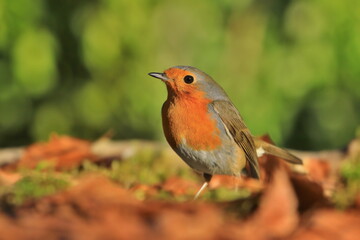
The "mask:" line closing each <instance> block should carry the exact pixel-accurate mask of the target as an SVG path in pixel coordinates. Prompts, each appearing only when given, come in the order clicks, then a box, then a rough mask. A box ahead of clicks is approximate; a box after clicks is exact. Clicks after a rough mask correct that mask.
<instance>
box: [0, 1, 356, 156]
mask: <svg viewBox="0 0 360 240" xmlns="http://www.w3.org/2000/svg"><path fill="white" fill-rule="evenodd" d="M359 12H360V2H359V1H356V0H344V1H328V0H327V1H326V0H289V1H282V0H270V1H253V0H241V1H208V0H199V1H190V0H184V1H166V0H138V1H125V0H120V1H119V0H97V1H95V0H91V1H85V0H77V1H71V0H63V1H50V0H39V1H26V0H0V146H12V145H20V144H28V143H30V142H32V141H36V140H44V139H47V138H48V136H49V134H50V133H51V132H58V133H61V134H70V135H73V136H78V137H82V138H88V139H95V138H97V137H99V136H100V135H102V134H103V133H105V132H106V131H107V130H109V129H113V130H114V132H115V134H116V135H115V137H116V138H146V139H162V138H163V137H162V130H161V119H160V108H161V105H162V103H163V101H164V100H165V97H166V90H165V87H164V86H163V85H162V83H161V82H160V81H156V80H155V79H152V78H150V77H148V76H147V73H148V72H150V71H162V70H164V69H166V68H168V67H170V66H173V65H192V66H195V67H198V68H200V69H202V70H204V71H205V72H207V73H208V74H210V75H211V76H213V77H214V78H215V79H216V80H217V81H218V82H219V83H220V84H221V85H222V86H223V87H224V89H225V90H226V91H227V92H228V93H229V95H230V97H231V98H232V100H233V102H234V103H235V105H236V106H237V107H238V109H239V110H240V112H241V113H242V115H243V117H244V118H245V120H246V123H247V125H248V126H249V128H250V129H251V130H252V132H253V133H254V134H264V133H269V134H270V136H271V137H272V138H273V139H274V140H275V142H276V143H278V144H280V145H285V146H288V147H293V148H303V149H322V148H335V147H343V146H345V145H346V143H347V142H348V141H349V140H350V139H351V138H353V137H354V135H355V132H356V128H357V127H359V125H360V124H359V123H360V111H359V108H360V80H359V76H360V67H359V62H360V31H359V29H360V14H359Z"/></svg>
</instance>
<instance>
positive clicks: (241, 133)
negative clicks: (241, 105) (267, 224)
mask: <svg viewBox="0 0 360 240" xmlns="http://www.w3.org/2000/svg"><path fill="white" fill-rule="evenodd" d="M149 75H150V76H152V77H154V78H157V79H160V80H161V81H163V82H164V83H165V85H166V88H167V99H166V101H165V102H164V104H163V106H162V109H161V115H162V127H163V131H164V135H165V138H166V140H167V142H168V143H169V145H170V146H171V148H172V149H173V150H174V151H175V152H176V153H177V155H178V156H179V157H180V158H181V159H182V160H183V161H184V162H185V163H186V164H187V165H189V166H190V167H191V168H192V169H193V170H195V171H196V172H199V173H200V174H202V175H203V177H204V179H205V182H204V184H203V185H202V186H201V188H200V189H199V191H198V192H197V193H196V195H195V197H194V199H197V198H198V197H199V195H200V194H201V192H202V191H203V190H204V189H205V188H206V187H207V186H208V184H209V182H210V181H211V178H212V176H213V175H230V176H235V177H240V176H241V175H247V176H248V177H251V178H255V179H260V171H259V163H258V157H260V156H261V155H262V154H269V155H273V156H277V157H279V158H281V159H284V160H286V161H287V162H290V163H292V164H302V160H301V159H299V158H298V157H296V156H294V155H293V154H291V153H290V152H288V151H287V150H285V149H282V148H280V147H277V146H275V145H272V144H270V143H267V142H265V141H263V140H261V139H260V138H257V137H255V136H253V135H252V134H251V132H250V130H249V129H248V128H247V127H246V125H245V123H244V120H243V118H242V117H241V115H240V113H239V111H238V110H237V108H236V107H235V106H234V104H233V103H232V102H231V100H230V98H229V97H228V95H227V94H226V92H225V91H224V90H223V88H222V87H221V86H220V85H219V84H218V83H217V82H216V81H215V80H214V79H213V78H212V77H211V76H209V75H208V74H206V73H205V72H203V71H201V70H199V69H197V68H195V67H191V66H174V67H170V68H168V69H167V70H165V71H164V72H150V73H149Z"/></svg>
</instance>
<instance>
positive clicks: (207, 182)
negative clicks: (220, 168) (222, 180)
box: [194, 173, 212, 200]
mask: <svg viewBox="0 0 360 240" xmlns="http://www.w3.org/2000/svg"><path fill="white" fill-rule="evenodd" d="M203 176H204V179H205V182H204V184H203V185H202V186H201V188H200V190H199V191H198V192H197V193H196V195H195V197H194V200H196V199H197V198H198V197H199V195H200V193H201V192H202V191H203V190H204V189H205V188H206V187H207V186H208V185H209V182H210V181H211V178H212V175H210V174H207V173H204V175H203Z"/></svg>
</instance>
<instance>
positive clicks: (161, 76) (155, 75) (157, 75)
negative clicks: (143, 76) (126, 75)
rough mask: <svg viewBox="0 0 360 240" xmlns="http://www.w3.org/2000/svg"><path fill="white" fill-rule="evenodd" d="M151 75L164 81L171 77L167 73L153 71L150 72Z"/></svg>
mask: <svg viewBox="0 0 360 240" xmlns="http://www.w3.org/2000/svg"><path fill="white" fill-rule="evenodd" d="M149 75H150V76H152V77H154V78H158V79H161V80H163V81H168V80H169V78H168V77H167V76H166V74H165V73H157V72H151V73H149Z"/></svg>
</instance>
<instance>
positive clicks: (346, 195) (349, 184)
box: [332, 157, 360, 209]
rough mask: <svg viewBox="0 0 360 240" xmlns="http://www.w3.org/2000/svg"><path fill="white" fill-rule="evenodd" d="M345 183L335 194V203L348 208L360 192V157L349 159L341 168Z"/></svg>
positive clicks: (339, 206) (341, 207)
mask: <svg viewBox="0 0 360 240" xmlns="http://www.w3.org/2000/svg"><path fill="white" fill-rule="evenodd" d="M340 176H341V178H342V180H343V183H342V184H341V185H339V186H338V187H337V189H336V191H335V193H334V195H333V198H332V200H333V202H334V204H335V205H336V206H337V207H338V208H340V209H346V208H348V207H351V206H352V205H353V204H354V201H355V198H356V197H357V196H358V195H359V194H360V158H359V157H356V158H354V159H349V160H347V161H345V162H344V163H343V165H342V166H341V168H340Z"/></svg>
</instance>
